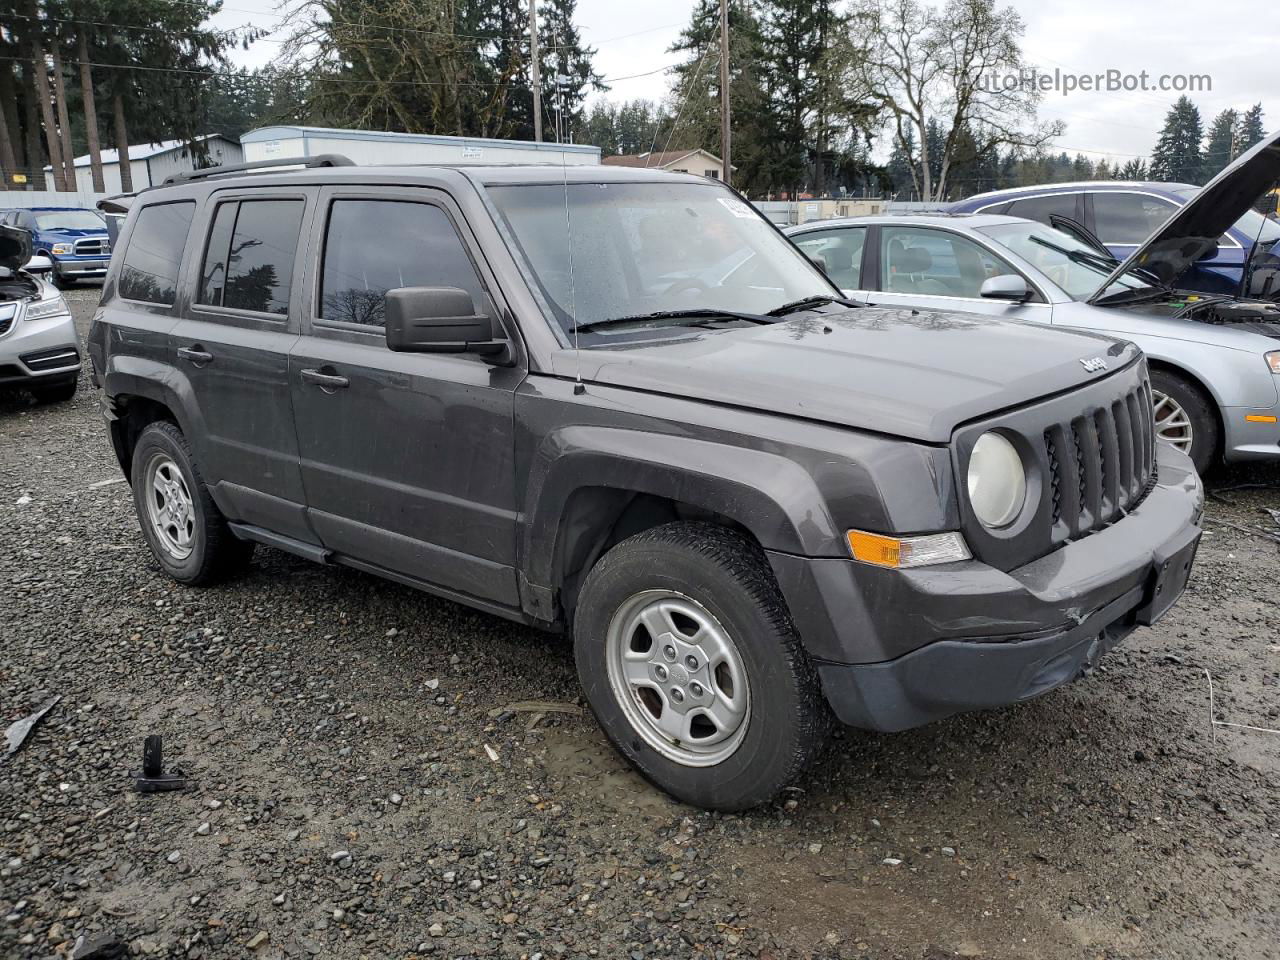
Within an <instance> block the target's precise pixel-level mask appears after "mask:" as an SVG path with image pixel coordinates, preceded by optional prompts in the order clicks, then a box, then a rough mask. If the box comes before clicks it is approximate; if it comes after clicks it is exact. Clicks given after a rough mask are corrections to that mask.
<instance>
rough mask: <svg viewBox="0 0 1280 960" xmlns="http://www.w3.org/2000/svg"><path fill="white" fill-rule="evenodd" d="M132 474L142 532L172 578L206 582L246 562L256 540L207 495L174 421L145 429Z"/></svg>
mask: <svg viewBox="0 0 1280 960" xmlns="http://www.w3.org/2000/svg"><path fill="white" fill-rule="evenodd" d="M129 476H130V479H131V481H132V483H133V505H134V510H135V511H136V512H137V514H138V524H139V526H140V527H141V528H142V535H143V536H144V537H145V538H146V540H147V545H148V546H150V547H151V553H152V554H153V555H154V556H155V558H156V561H157V562H158V563H159V564H160V566H161V567H162V568H163V569H164V572H165V573H167V574H168V575H169V576H170V577H172V578H173V579H174V580H177V581H178V582H179V583H186V584H190V585H192V586H202V585H204V584H209V583H215V582H217V581H218V580H221V579H224V578H225V577H227V576H229V575H230V574H232V573H235V572H236V571H238V570H241V569H243V568H244V566H245V565H246V564H248V562H249V558H250V557H251V556H252V554H253V544H252V543H250V542H248V541H244V540H240V539H239V538H237V537H236V535H235V534H234V533H232V532H231V528H230V527H228V526H227V521H226V519H225V518H224V517H223V516H222V514H221V513H220V512H219V510H218V507H217V505H216V504H214V502H213V498H212V497H210V496H209V490H208V488H207V487H206V486H205V483H204V479H203V478H202V477H201V476H200V471H199V470H198V469H197V468H196V465H195V462H194V460H192V458H191V449H190V447H188V446H187V440H186V437H184V436H183V435H182V431H181V430H179V429H178V428H177V427H176V426H174V425H173V424H172V423H168V422H167V421H157V422H155V423H152V424H149V425H148V426H147V427H146V428H145V429H144V430H143V431H142V433H141V434H140V435H139V436H138V442H137V444H136V446H135V447H134V449H133V463H132V468H131V470H130V473H129Z"/></svg>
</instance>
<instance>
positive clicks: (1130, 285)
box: [977, 221, 1148, 300]
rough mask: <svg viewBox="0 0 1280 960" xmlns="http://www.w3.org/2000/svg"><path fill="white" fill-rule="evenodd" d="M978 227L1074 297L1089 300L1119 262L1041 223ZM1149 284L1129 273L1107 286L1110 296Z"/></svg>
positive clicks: (1074, 298) (1073, 298)
mask: <svg viewBox="0 0 1280 960" xmlns="http://www.w3.org/2000/svg"><path fill="white" fill-rule="evenodd" d="M977 230H978V232H979V233H985V234H986V235H987V236H988V237H990V238H991V239H992V240H994V241H996V243H999V244H1002V245H1003V246H1006V247H1008V248H1009V249H1010V250H1012V251H1013V252H1014V253H1016V254H1017V255H1018V256H1020V257H1022V259H1024V260H1026V261H1027V262H1029V263H1030V264H1032V266H1034V267H1036V269H1038V270H1039V271H1040V272H1041V273H1043V274H1044V275H1045V276H1047V277H1048V278H1049V279H1050V280H1052V281H1053V282H1054V283H1056V284H1057V285H1058V286H1059V287H1061V288H1062V290H1063V292H1065V293H1066V294H1067V296H1069V297H1070V298H1071V299H1072V300H1088V299H1089V298H1090V297H1092V296H1093V295H1094V293H1096V292H1097V290H1098V287H1099V286H1100V285H1101V283H1102V281H1103V280H1105V279H1106V278H1107V277H1108V276H1110V274H1111V271H1113V270H1114V269H1115V268H1116V267H1117V266H1119V264H1118V263H1117V262H1116V261H1115V260H1114V259H1112V258H1108V257H1104V256H1102V255H1101V254H1100V253H1099V252H1098V251H1097V250H1095V249H1094V248H1093V247H1091V246H1088V245H1086V244H1084V243H1081V242H1080V241H1079V240H1077V239H1076V238H1075V237H1072V236H1070V235H1068V234H1066V233H1063V232H1061V231H1060V230H1054V229H1053V228H1052V227H1046V226H1044V225H1043V224H1040V223H1032V222H1029V221H1028V222H1025V223H1002V224H999V225H998V226H994V227H978V228H977ZM1146 286H1148V284H1145V283H1143V282H1142V280H1141V279H1140V278H1139V277H1135V276H1133V275H1132V274H1126V275H1125V276H1123V277H1120V278H1119V279H1118V280H1116V281H1115V283H1113V284H1111V286H1110V287H1108V288H1107V292H1106V296H1111V295H1112V294H1116V293H1123V292H1125V291H1127V290H1141V289H1143V288H1144V287H1146Z"/></svg>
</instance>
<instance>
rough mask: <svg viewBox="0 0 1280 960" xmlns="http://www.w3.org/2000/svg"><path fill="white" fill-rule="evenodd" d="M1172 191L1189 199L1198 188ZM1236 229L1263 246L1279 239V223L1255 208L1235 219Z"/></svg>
mask: <svg viewBox="0 0 1280 960" xmlns="http://www.w3.org/2000/svg"><path fill="white" fill-rule="evenodd" d="M1173 192H1174V193H1176V194H1177V195H1178V196H1180V197H1182V198H1183V199H1185V200H1190V199H1191V198H1192V197H1194V196H1195V195H1196V194H1197V193H1199V192H1200V188H1199V187H1183V188H1182V189H1179V190H1175V191H1173ZM1236 229H1237V230H1239V231H1240V232H1241V233H1243V234H1244V235H1245V236H1246V237H1248V238H1249V243H1254V242H1255V241H1256V242H1258V243H1260V244H1262V245H1263V246H1269V245H1270V244H1273V243H1275V242H1276V241H1277V240H1280V223H1276V222H1275V221H1274V220H1272V219H1270V218H1268V217H1264V216H1263V215H1262V214H1260V213H1259V212H1258V211H1257V210H1246V211H1245V214H1244V216H1243V217H1241V218H1240V219H1239V220H1237V221H1236Z"/></svg>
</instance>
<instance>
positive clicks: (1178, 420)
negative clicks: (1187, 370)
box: [1151, 370, 1222, 475]
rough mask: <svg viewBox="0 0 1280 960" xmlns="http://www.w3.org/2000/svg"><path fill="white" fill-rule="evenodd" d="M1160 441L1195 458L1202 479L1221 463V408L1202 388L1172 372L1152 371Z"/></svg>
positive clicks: (1193, 461) (1157, 431)
mask: <svg viewBox="0 0 1280 960" xmlns="http://www.w3.org/2000/svg"><path fill="white" fill-rule="evenodd" d="M1151 391H1152V394H1153V400H1154V402H1155V417H1156V437H1157V439H1160V440H1164V441H1166V442H1168V443H1172V444H1173V445H1174V446H1175V447H1177V448H1178V449H1180V450H1182V451H1183V452H1184V453H1186V454H1187V455H1188V456H1190V457H1191V462H1192V463H1194V464H1195V467H1196V471H1197V472H1198V473H1200V474H1201V475H1203V474H1205V473H1207V472H1208V470H1209V469H1210V468H1211V467H1213V466H1214V464H1215V463H1217V460H1218V456H1219V450H1220V448H1221V445H1222V427H1221V425H1220V424H1219V422H1218V411H1217V406H1216V405H1215V404H1214V402H1213V400H1212V399H1211V398H1210V397H1208V396H1207V395H1206V394H1205V392H1204V391H1203V390H1201V389H1200V387H1199V386H1198V385H1196V384H1195V383H1192V382H1191V381H1190V380H1189V379H1187V378H1186V377H1184V376H1182V375H1180V374H1177V373H1173V372H1171V371H1169V370H1152V371H1151Z"/></svg>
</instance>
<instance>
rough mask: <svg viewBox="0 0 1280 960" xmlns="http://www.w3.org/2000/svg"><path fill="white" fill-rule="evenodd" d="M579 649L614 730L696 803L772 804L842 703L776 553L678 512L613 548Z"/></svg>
mask: <svg viewBox="0 0 1280 960" xmlns="http://www.w3.org/2000/svg"><path fill="white" fill-rule="evenodd" d="M650 626H652V627H653V630H652V631H650V629H649V627H650ZM574 649H575V654H576V658H577V663H578V675H579V678H580V679H581V682H582V686H583V689H584V690H585V692H586V696H587V701H588V703H589V704H590V706H591V709H592V711H593V712H594V713H595V716H596V719H597V720H598V721H599V722H600V726H601V727H602V728H603V729H604V732H605V734H606V735H607V736H608V737H609V739H610V741H612V743H613V745H614V746H615V747H616V748H617V750H618V752H619V753H621V754H622V755H623V756H624V757H626V758H627V760H629V761H630V762H631V763H632V764H633V765H634V766H635V767H636V769H638V770H639V771H640V772H641V773H642V774H643V775H644V776H645V777H647V778H648V779H649V780H650V781H652V782H653V783H654V784H656V785H657V786H659V787H661V788H662V789H663V790H665V791H667V792H668V793H670V794H671V795H672V796H674V797H676V798H677V799H679V800H683V801H685V802H686V803H691V804H694V805H695V806H699V807H705V808H708V809H712V810H745V809H747V808H748V807H753V806H755V805H757V804H760V803H764V802H765V801H767V800H769V799H771V798H773V797H774V796H776V795H777V793H778V792H779V791H780V790H781V789H782V788H783V787H785V786H787V785H788V784H789V783H791V782H792V781H794V780H795V779H796V778H797V777H798V776H799V775H800V774H801V773H802V772H803V771H804V770H805V769H806V768H807V767H808V766H809V765H810V764H811V763H812V762H813V761H814V759H816V758H817V757H818V756H819V755H820V754H821V752H822V750H823V748H824V747H825V746H826V744H827V741H828V739H829V737H830V732H831V714H830V710H829V708H828V706H827V703H826V700H825V699H824V698H823V696H822V692H821V689H820V687H819V682H818V678H817V675H816V673H815V671H814V668H813V665H812V664H811V663H810V661H809V657H808V655H807V654H806V652H805V650H804V648H803V646H802V644H801V642H800V638H799V636H798V635H797V633H796V630H795V626H794V625H793V623H792V621H791V615H790V613H789V612H788V611H787V607H786V604H785V602H784V601H783V598H782V594H781V592H780V591H779V590H778V585H777V582H776V581H775V580H774V577H773V572H772V570H770V568H769V564H768V561H767V560H766V559H765V556H764V552H763V551H762V550H761V549H760V547H759V546H758V545H757V544H756V543H754V542H753V541H751V540H750V539H748V538H747V537H745V536H743V535H741V534H739V533H736V532H734V531H732V530H728V529H726V528H724V527H719V526H715V525H713V524H709V523H672V524H668V525H665V526H661V527H656V528H654V529H651V530H647V531H645V532H643V533H639V534H637V535H636V536H634V537H631V538H630V539H628V540H625V541H623V542H622V543H620V544H618V545H617V546H615V547H613V549H611V550H610V551H609V552H608V553H606V554H605V555H604V556H603V557H602V558H601V559H600V561H599V562H598V563H597V564H596V565H595V567H594V568H593V569H592V570H591V573H590V575H589V576H588V577H587V579H586V582H585V583H584V584H583V587H582V593H581V595H580V597H579V602H578V607H577V611H576V617H575V622H574ZM633 681H634V682H633ZM673 730H674V731H678V734H679V735H678V736H672V735H671V732H672V731H673Z"/></svg>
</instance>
